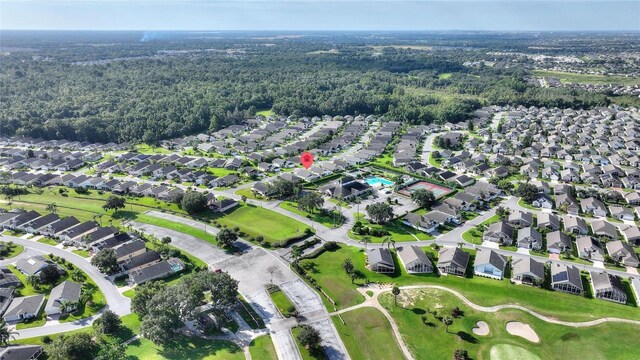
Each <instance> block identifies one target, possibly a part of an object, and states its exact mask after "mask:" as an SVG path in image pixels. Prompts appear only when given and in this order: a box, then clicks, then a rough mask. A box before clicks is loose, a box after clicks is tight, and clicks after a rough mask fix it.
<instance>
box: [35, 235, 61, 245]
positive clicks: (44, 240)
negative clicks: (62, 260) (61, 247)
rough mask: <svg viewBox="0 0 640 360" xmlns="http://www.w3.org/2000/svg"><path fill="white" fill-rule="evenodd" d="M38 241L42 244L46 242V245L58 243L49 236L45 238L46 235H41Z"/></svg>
mask: <svg viewBox="0 0 640 360" xmlns="http://www.w3.org/2000/svg"><path fill="white" fill-rule="evenodd" d="M38 242H39V243H43V244H47V245H51V246H56V245H58V242H57V241H55V240H53V239H50V238H47V237H43V238H42V239H40V240H38Z"/></svg>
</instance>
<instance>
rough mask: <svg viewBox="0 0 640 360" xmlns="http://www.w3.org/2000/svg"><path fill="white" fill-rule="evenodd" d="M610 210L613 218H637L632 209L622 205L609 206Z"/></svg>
mask: <svg viewBox="0 0 640 360" xmlns="http://www.w3.org/2000/svg"><path fill="white" fill-rule="evenodd" d="M609 212H610V213H611V217H612V218H614V219H617V220H620V221H624V220H628V221H634V220H635V219H636V216H635V215H634V214H633V211H632V210H631V209H629V208H625V207H622V206H609Z"/></svg>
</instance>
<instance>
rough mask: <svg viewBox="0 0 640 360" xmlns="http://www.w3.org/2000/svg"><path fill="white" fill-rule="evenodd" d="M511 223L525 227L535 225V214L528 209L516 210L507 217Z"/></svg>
mask: <svg viewBox="0 0 640 360" xmlns="http://www.w3.org/2000/svg"><path fill="white" fill-rule="evenodd" d="M507 221H508V223H509V225H511V226H514V227H518V228H523V227H527V226H533V214H532V213H530V212H528V211H514V212H513V213H511V214H509V218H508V219H507Z"/></svg>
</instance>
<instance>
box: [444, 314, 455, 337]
mask: <svg viewBox="0 0 640 360" xmlns="http://www.w3.org/2000/svg"><path fill="white" fill-rule="evenodd" d="M442 322H443V323H444V325H445V331H446V332H447V333H448V332H449V326H450V325H451V324H453V319H452V318H450V317H448V316H445V317H444V319H442Z"/></svg>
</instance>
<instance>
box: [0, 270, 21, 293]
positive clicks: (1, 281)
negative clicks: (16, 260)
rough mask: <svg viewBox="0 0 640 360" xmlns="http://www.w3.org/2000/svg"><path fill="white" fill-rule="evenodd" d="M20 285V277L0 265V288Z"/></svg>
mask: <svg viewBox="0 0 640 360" xmlns="http://www.w3.org/2000/svg"><path fill="white" fill-rule="evenodd" d="M20 286H22V282H21V281H20V279H19V278H18V277H17V276H15V275H14V274H13V273H12V272H11V270H9V269H8V268H7V267H5V266H2V267H0V288H17V287H20Z"/></svg>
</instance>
